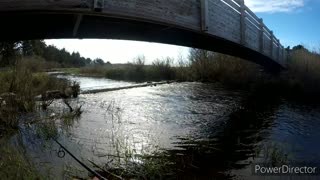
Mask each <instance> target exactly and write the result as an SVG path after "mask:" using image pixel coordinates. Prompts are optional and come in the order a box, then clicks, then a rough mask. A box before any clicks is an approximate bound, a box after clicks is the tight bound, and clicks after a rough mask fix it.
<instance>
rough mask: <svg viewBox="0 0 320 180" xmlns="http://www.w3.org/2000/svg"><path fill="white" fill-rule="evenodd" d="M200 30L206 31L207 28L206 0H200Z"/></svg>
mask: <svg viewBox="0 0 320 180" xmlns="http://www.w3.org/2000/svg"><path fill="white" fill-rule="evenodd" d="M200 3H201V30H202V31H204V32H207V31H208V30H209V27H208V16H209V14H208V13H209V12H208V11H209V9H208V0H201V2H200Z"/></svg>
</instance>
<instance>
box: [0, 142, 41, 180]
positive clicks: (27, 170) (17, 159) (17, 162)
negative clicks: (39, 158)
mask: <svg viewBox="0 0 320 180" xmlns="http://www.w3.org/2000/svg"><path fill="white" fill-rule="evenodd" d="M0 154H1V156H0V177H1V179H41V176H40V175H39V173H38V172H37V171H36V169H35V167H34V166H33V165H32V163H30V162H29V161H28V159H27V158H26V157H25V155H24V154H23V151H22V150H20V149H19V148H18V147H14V146H12V145H8V144H1V146H0Z"/></svg>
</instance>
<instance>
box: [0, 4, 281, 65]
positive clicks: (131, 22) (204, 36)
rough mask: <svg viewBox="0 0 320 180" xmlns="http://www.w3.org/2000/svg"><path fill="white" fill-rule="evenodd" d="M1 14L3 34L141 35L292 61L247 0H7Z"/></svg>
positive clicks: (268, 61)
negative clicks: (248, 5)
mask: <svg viewBox="0 0 320 180" xmlns="http://www.w3.org/2000/svg"><path fill="white" fill-rule="evenodd" d="M0 17H1V22H0V23H1V28H0V40H22V39H50V38H80V39H82V38H111V39H126V40H140V41H151V42H160V43H167V44H175V45H182V46H188V47H195V48H201V49H207V50H212V51H216V52H221V53H224V54H229V55H233V56H238V57H241V58H244V59H247V60H250V61H253V62H255V63H258V64H261V65H263V66H265V67H270V68H273V69H274V68H280V69H281V68H283V67H286V64H287V52H286V51H285V49H284V47H283V46H282V45H281V44H280V41H279V39H277V38H276V37H275V36H274V35H273V32H272V31H271V30H269V29H268V27H266V26H265V25H264V24H263V21H262V19H259V18H258V17H257V16H256V15H255V14H254V13H253V12H252V11H251V10H250V9H249V8H248V7H247V6H245V4H244V1H243V0H1V1H0ZM88 48H91V47H88ZM92 48H94V47H92ZM106 51H108V49H106ZM124 53H125V52H124Z"/></svg>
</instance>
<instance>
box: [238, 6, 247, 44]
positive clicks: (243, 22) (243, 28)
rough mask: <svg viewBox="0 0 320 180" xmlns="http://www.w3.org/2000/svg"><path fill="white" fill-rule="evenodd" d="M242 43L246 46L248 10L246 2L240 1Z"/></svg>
mask: <svg viewBox="0 0 320 180" xmlns="http://www.w3.org/2000/svg"><path fill="white" fill-rule="evenodd" d="M239 2H240V13H241V14H240V36H241V37H240V38H241V39H240V41H241V42H240V43H241V45H243V46H245V45H246V11H245V10H246V8H245V5H244V0H240V1H239Z"/></svg>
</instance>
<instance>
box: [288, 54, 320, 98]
mask: <svg viewBox="0 0 320 180" xmlns="http://www.w3.org/2000/svg"><path fill="white" fill-rule="evenodd" d="M283 80H285V81H287V84H288V86H289V88H290V89H295V90H296V91H299V92H302V93H304V94H317V93H319V92H320V55H319V54H318V53H316V52H310V51H308V50H307V49H304V48H301V49H296V50H293V51H291V52H290V55H289V63H288V71H287V72H285V73H284V74H283Z"/></svg>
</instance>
